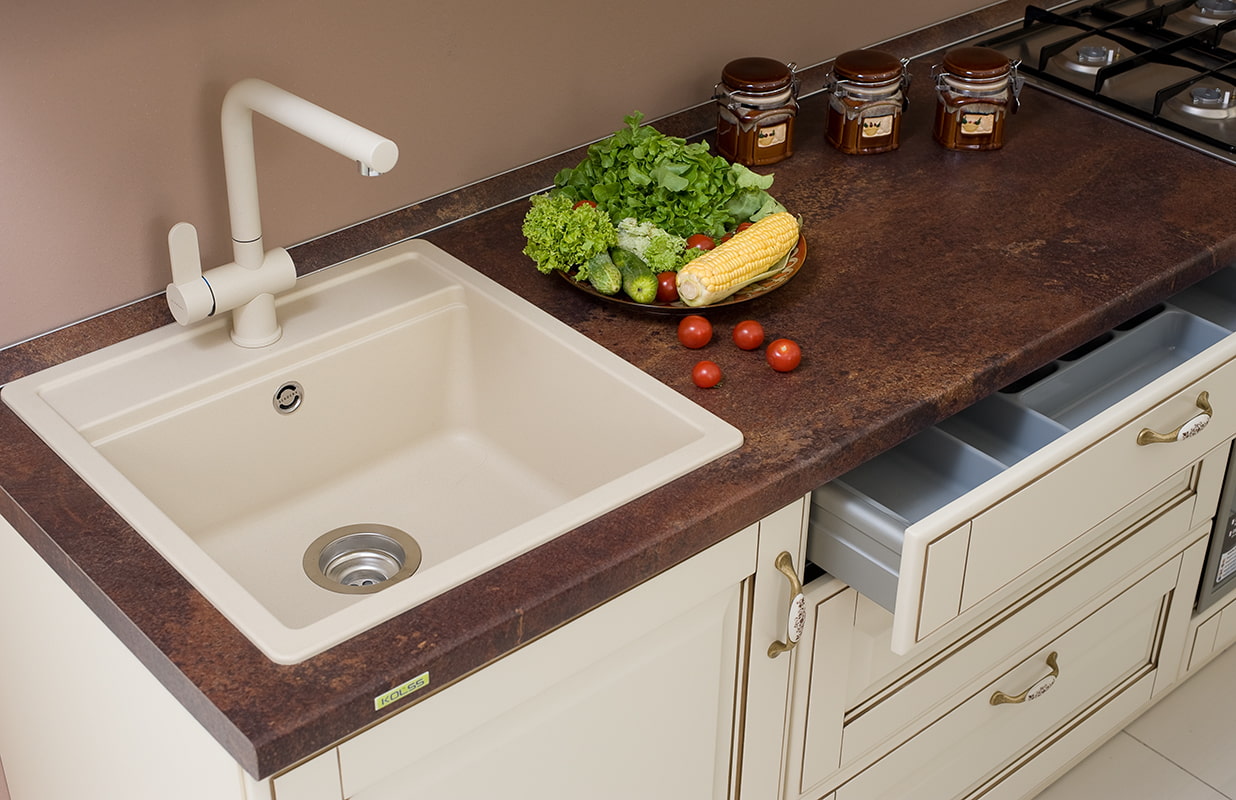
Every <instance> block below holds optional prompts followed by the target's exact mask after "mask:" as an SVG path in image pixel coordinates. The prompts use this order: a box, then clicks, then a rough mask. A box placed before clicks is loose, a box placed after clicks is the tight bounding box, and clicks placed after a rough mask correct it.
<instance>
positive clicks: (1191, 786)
mask: <svg viewBox="0 0 1236 800" xmlns="http://www.w3.org/2000/svg"><path fill="white" fill-rule="evenodd" d="M1109 798H1113V799H1114V798H1130V800H1225V798H1224V796H1223V795H1222V794H1220V793H1219V792H1216V791H1215V790H1214V789H1212V788H1211V787H1209V786H1207V785H1206V784H1205V783H1202V782H1201V781H1199V780H1198V779H1197V778H1195V777H1193V776H1192V775H1190V774H1189V773H1187V772H1185V771H1184V770H1183V769H1181V768H1180V767H1178V766H1176V765H1175V764H1173V763H1172V762H1170V761H1168V760H1167V759H1166V758H1163V757H1161V756H1159V755H1157V754H1156V753H1154V752H1153V751H1152V750H1150V748H1148V747H1146V746H1145V745H1144V744H1142V743H1141V742H1139V741H1137V740H1136V739H1134V738H1133V737H1131V736H1129V735H1128V734H1126V733H1119V734H1117V735H1116V736H1115V737H1114V738H1113V739H1112V740H1111V741H1109V742H1108V743H1107V744H1105V745H1103V746H1102V747H1101V748H1099V749H1098V750H1096V751H1095V752H1094V753H1093V754H1091V756H1090V757H1089V758H1087V759H1086V760H1085V761H1083V762H1081V763H1080V764H1078V765H1077V766H1076V767H1074V768H1073V769H1072V770H1071V771H1069V773H1068V774H1066V775H1065V776H1064V777H1063V778H1061V779H1060V780H1058V781H1056V782H1055V783H1054V784H1052V785H1051V786H1049V787H1048V788H1047V789H1046V790H1045V791H1044V792H1042V793H1041V794H1039V795H1038V797H1037V798H1036V800H1109Z"/></svg>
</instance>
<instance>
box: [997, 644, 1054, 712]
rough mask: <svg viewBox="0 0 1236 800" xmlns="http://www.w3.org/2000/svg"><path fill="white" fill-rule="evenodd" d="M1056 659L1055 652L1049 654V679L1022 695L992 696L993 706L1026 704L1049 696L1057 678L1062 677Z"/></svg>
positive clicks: (1043, 680)
mask: <svg viewBox="0 0 1236 800" xmlns="http://www.w3.org/2000/svg"><path fill="white" fill-rule="evenodd" d="M1056 658H1057V656H1056V651H1055V650H1053V651H1051V652H1050V653H1048V655H1047V666H1049V667H1051V673H1050V674H1049V675H1047V677H1045V678H1042V679H1040V680H1037V681H1035V682H1034V683H1033V684H1031V685H1030V688H1028V689H1026V691H1024V692H1022V693H1021V694H1015V695H1007V694H1005V693H1004V692H996V693H995V694H993V695H992V696H991V704H992V705H993V706H998V705H1002V704H1004V703H1025V702H1028V701H1030V700H1036V699H1038V698H1040V697H1042V696H1043V695H1045V694H1047V690H1048V689H1050V688H1051V687H1053V686H1055V685H1056V678H1059V677H1060V664H1059V663H1058V662H1057V661H1056Z"/></svg>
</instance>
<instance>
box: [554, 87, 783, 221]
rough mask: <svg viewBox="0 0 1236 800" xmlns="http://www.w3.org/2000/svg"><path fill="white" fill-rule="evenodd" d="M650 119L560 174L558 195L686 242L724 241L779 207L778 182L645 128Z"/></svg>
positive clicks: (632, 119)
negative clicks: (774, 192)
mask: <svg viewBox="0 0 1236 800" xmlns="http://www.w3.org/2000/svg"><path fill="white" fill-rule="evenodd" d="M643 116H644V115H643V114H641V113H640V112H638V111H636V112H635V113H634V114H632V115H631V116H629V117H626V118H625V119H624V120H623V121H624V122H625V123H626V127H624V128H621V129H619V130H618V131H616V132H614V134H613V135H611V136H609V137H607V138H605V139H603V140H601V141H599V142H596V143H595V144H593V145H591V146H590V147H589V148H588V155H587V157H586V158H585V159H584V160H583V161H582V162H581V163H580V164H579V165H578V166H576V167H573V168H569V169H564V170H562V171H561V172H559V173H558V175H557V176H555V178H554V185H555V187H556V188H557V192H558V193H561V194H563V195H566V196H567V197H569V198H571V200H572V201H577V200H591V201H592V202H594V203H596V204H597V207H598V208H600V209H601V210H603V211H605V212H606V213H608V214H609V216H610V218H611V219H613V220H621V219H624V218H626V217H633V218H635V219H637V220H640V221H644V222H651V223H652V224H654V225H656V226H657V227H659V228H662V229H663V230H666V231H668V232H669V233H672V234H674V235H675V236H681V237H683V238H686V237H688V236H690V235H691V234H693V233H706V234H708V235H709V236H712V237H714V238H716V237H720V236H722V235H724V234H725V233H726V231H729V230H733V229H734V227H736V226H737V225H738V223H740V222H746V221H748V220H750V219H751V217H752V215H753V214H757V213H760V212H761V211H764V210H765V209H767V208H769V207H770V203H775V202H776V201H775V200H772V198H771V196H770V195H769V194H768V189H769V187H771V186H772V183H773V176H772V175H760V174H758V173H755V172H753V171H751V170H750V169H747V168H746V167H745V166H743V165H741V164H731V163H730V162H729V161H726V160H725V159H724V158H722V157H721V156H716V155H712V154H711V153H709V152H708V145H707V143H705V142H693V143H690V144H688V143H687V141H686V140H685V139H681V138H678V137H676V136H666V135H665V134H663V133H661V132H659V131H657V130H656V129H655V128H653V127H651V126H648V125H644V126H641V125H640V121H641V120H642V119H643Z"/></svg>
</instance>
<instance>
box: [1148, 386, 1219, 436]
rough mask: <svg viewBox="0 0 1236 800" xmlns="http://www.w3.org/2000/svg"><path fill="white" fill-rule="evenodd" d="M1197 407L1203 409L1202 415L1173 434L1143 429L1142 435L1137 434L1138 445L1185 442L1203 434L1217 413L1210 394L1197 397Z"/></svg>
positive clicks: (1188, 421)
mask: <svg viewBox="0 0 1236 800" xmlns="http://www.w3.org/2000/svg"><path fill="white" fill-rule="evenodd" d="M1197 407H1198V408H1199V409H1201V411H1202V413H1200V414H1197V415H1195V416H1193V417H1191V418H1190V419H1188V420H1187V421H1186V422H1185V423H1184V424H1183V425H1181V426H1180V427H1179V428H1177V429H1176V430H1174V431H1172V432H1171V433H1156V432H1155V431H1152V430H1150V429H1149V428H1142V430H1141V433H1139V434H1137V443H1138V444H1139V445H1148V444H1167V443H1170V442H1183V441H1184V440H1185V439H1188V438H1189V437H1190V436H1193V435H1194V434H1197V433H1201V432H1202V430H1203V429H1204V428H1205V427H1206V426H1207V425H1209V424H1210V418H1211V417H1213V416H1214V413H1215V412H1214V410H1213V409H1211V407H1210V392H1202V393H1201V394H1199V395H1198V396H1197Z"/></svg>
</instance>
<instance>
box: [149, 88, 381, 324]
mask: <svg viewBox="0 0 1236 800" xmlns="http://www.w3.org/2000/svg"><path fill="white" fill-rule="evenodd" d="M254 111H257V112H259V113H261V114H263V115H264V116H267V117H269V118H270V119H273V120H275V121H276V122H279V123H281V124H283V125H286V126H287V127H289V128H291V129H292V130H294V131H296V132H297V133H300V134H302V135H304V136H307V137H309V138H310V139H313V140H314V141H316V142H318V143H320V144H322V145H324V146H326V147H329V148H330V149H332V150H334V151H335V152H337V153H339V154H341V155H344V156H347V157H348V158H351V159H353V160H354V161H356V162H357V163H358V164H359V165H360V170H361V174H362V175H369V176H372V175H380V174H382V173H383V172H388V171H389V170H390V169H391V168H392V167H394V166H395V162H396V161H397V160H398V159H399V148H398V147H396V145H395V143H394V142H392V141H391V140H389V139H385V138H383V137H381V136H379V135H377V134H376V133H374V132H372V131H370V130H367V129H365V128H362V127H361V126H359V125H356V124H355V123H352V122H349V121H348V120H346V119H344V118H343V117H340V116H338V115H337V114H333V113H331V112H330V111H327V110H326V109H324V108H322V107H320V106H316V105H314V104H313V103H310V102H309V101H307V100H304V99H302V98H300V97H297V96H296V95H294V94H291V93H290V92H286V91H284V90H283V89H280V88H279V87H277V86H273V85H271V84H269V83H267V82H265V81H261V80H257V79H254V78H250V79H247V80H243V81H241V82H240V83H237V84H236V85H235V86H233V87H232V88H231V89H229V90H228V92H227V95H226V96H225V97H224V98H223V113H222V127H223V167H224V176H225V178H226V180H227V200H228V213H229V216H230V219H231V225H232V252H233V256H234V258H235V260H234V261H232V262H231V263H229V264H224V265H223V266H220V267H215V268H214V269H210V270H207V271H206V272H204V273H203V272H202V258H201V252H200V249H199V246H198V237H197V229H196V228H194V227H193V225H191V224H189V223H188V222H179V223H177V224H176V225H173V226H172V229H171V231H170V232H169V233H168V235H167V243H168V250H169V251H170V254H171V261H172V282H171V283H170V284H168V286H167V304H168V307H169V308H170V309H171V311H172V316H173V317H175V318H176V321H177V322H179V323H180V324H181V325H191V324H193V323H194V322H199V321H201V320H203V319H206V318H207V317H211V316H214V315H215V314H218V313H221V312H225V311H231V312H232V334H231V335H232V341H233V342H235V343H236V344H238V345H240V346H241V347H266V346H267V345H271V344H274V343H275V342H277V341H279V337H280V336H282V334H283V330H282V328H281V327H280V325H279V320H278V318H277V316H276V314H275V295H276V294H277V293H279V292H282V291H286V290H287V289H290V288H292V286H293V285H295V283H296V267H295V265H293V263H292V257H291V256H290V255H289V254H288V252H287V251H286V250H284V249H283V248H282V247H275V248H273V249H271V250H265V249H264V248H263V245H262V220H261V215H260V214H259V212H258V188H257V165H256V162H255V160H254V155H253V112H254Z"/></svg>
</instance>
